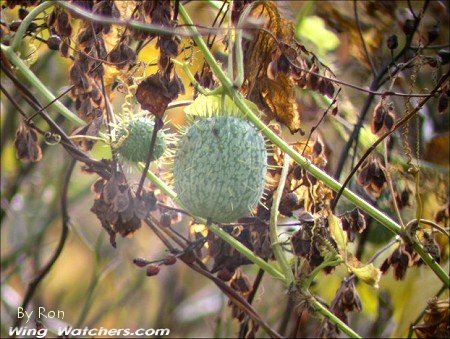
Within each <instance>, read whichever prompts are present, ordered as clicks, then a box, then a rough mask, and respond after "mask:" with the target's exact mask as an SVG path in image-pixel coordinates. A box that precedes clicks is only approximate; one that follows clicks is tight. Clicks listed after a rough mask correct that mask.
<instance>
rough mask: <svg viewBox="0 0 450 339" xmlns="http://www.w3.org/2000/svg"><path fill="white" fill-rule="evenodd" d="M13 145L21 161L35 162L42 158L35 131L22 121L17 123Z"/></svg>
mask: <svg viewBox="0 0 450 339" xmlns="http://www.w3.org/2000/svg"><path fill="white" fill-rule="evenodd" d="M14 147H15V148H16V151H17V157H18V158H19V159H20V160H21V161H25V162H27V161H31V162H37V161H40V160H41V159H42V149H41V146H40V145H39V141H38V138H37V133H36V131H35V130H34V129H32V128H30V126H28V125H27V124H25V123H24V122H22V123H21V124H20V125H19V128H18V130H17V132H16V139H15V140H14Z"/></svg>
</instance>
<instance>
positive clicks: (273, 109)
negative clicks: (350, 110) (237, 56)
mask: <svg viewBox="0 0 450 339" xmlns="http://www.w3.org/2000/svg"><path fill="white" fill-rule="evenodd" d="M249 17H250V18H249V20H251V21H254V22H258V23H260V22H262V24H261V27H262V28H264V30H258V32H259V33H258V34H257V35H256V36H255V37H254V38H253V39H252V40H251V41H246V42H245V44H244V65H245V66H244V73H245V82H244V86H243V91H244V93H245V94H247V95H248V98H249V99H250V100H251V101H253V102H255V103H256V104H257V105H258V107H259V108H260V109H261V110H262V111H264V112H265V113H266V114H267V117H268V119H269V120H271V119H273V118H275V119H277V120H278V121H280V122H282V123H283V124H285V125H286V126H287V127H288V128H289V130H290V131H291V132H292V133H295V132H297V131H298V130H300V117H299V112H298V107H297V104H296V102H295V91H294V84H295V83H294V81H293V80H292V78H291V77H290V76H289V74H287V73H285V72H278V73H277V75H276V77H275V78H274V79H271V78H270V77H269V76H268V67H269V64H270V63H271V62H272V61H274V60H275V61H276V60H277V59H278V58H279V57H280V55H281V51H280V48H279V46H278V44H279V43H284V44H286V45H289V44H291V43H292V42H293V40H294V35H295V31H294V25H293V23H292V22H291V21H289V20H286V19H283V18H281V17H280V15H279V13H278V9H277V7H276V5H275V4H274V3H273V2H264V3H260V4H258V5H256V6H254V8H253V9H252V11H251V13H250V15H249ZM265 30H267V31H269V32H270V33H268V32H267V31H265ZM252 32H255V30H249V33H250V34H252ZM253 34H254V33H253ZM274 38H275V39H276V40H275V39H274Z"/></svg>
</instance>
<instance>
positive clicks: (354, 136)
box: [334, 0, 429, 180]
mask: <svg viewBox="0 0 450 339" xmlns="http://www.w3.org/2000/svg"><path fill="white" fill-rule="evenodd" d="M428 4H429V1H428V0H426V1H425V3H424V5H423V8H422V15H421V16H420V17H416V18H415V20H414V26H413V30H412V33H411V34H410V35H408V36H407V38H406V42H405V45H404V46H403V48H402V49H401V51H400V52H399V53H398V54H397V55H396V56H395V57H394V58H393V60H392V61H391V62H390V63H388V64H386V65H385V66H384V67H383V69H382V70H381V71H380V72H378V73H377V76H376V77H375V78H374V79H373V80H372V82H371V84H370V87H369V90H370V93H369V95H368V96H367V98H366V100H365V101H364V104H363V107H362V108H361V111H360V112H359V115H358V121H357V122H356V125H355V127H354V128H353V131H352V133H351V135H350V136H349V138H348V140H347V142H346V143H345V145H344V148H343V149H342V151H341V154H340V156H339V163H338V165H337V167H336V171H335V174H334V178H335V179H336V180H339V178H340V176H341V173H342V170H343V169H344V165H345V162H346V160H347V158H348V153H349V151H350V148H351V147H352V146H353V143H354V142H358V139H359V131H360V130H361V128H362V126H363V123H364V120H365V118H366V115H367V113H368V112H369V108H370V106H371V104H372V101H373V99H374V98H375V91H376V90H377V89H378V88H379V86H381V85H382V84H383V81H384V80H383V78H384V76H385V75H386V74H387V73H388V71H389V69H390V67H391V65H393V64H395V63H396V62H397V61H398V60H400V58H402V57H403V55H404V54H405V53H406V52H407V51H408V50H409V48H410V46H411V42H412V39H413V37H414V34H415V32H416V30H417V28H418V27H419V23H420V21H421V18H422V16H423V15H424V13H425V11H426V9H427V8H428ZM399 70H400V68H397V70H396V71H399ZM404 94H405V96H406V97H411V96H409V95H408V94H407V93H404ZM382 97H386V95H382Z"/></svg>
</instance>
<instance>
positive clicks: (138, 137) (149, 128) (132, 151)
mask: <svg viewBox="0 0 450 339" xmlns="http://www.w3.org/2000/svg"><path fill="white" fill-rule="evenodd" d="M153 128H154V122H153V121H152V120H150V119H148V118H144V117H140V118H132V119H130V120H129V121H127V122H126V123H125V124H123V125H120V126H118V127H117V129H116V141H115V143H114V145H113V148H114V149H115V150H116V151H117V152H118V154H120V155H121V156H122V157H123V158H124V159H126V160H129V161H132V162H145V161H146V160H147V154H148V151H149V148H150V141H151V138H152V134H153ZM165 149H166V142H165V138H164V132H163V131H161V130H160V131H158V134H157V135H156V142H155V148H154V149H153V156H152V160H156V159H158V158H159V157H161V156H162V155H163V153H164V151H165Z"/></svg>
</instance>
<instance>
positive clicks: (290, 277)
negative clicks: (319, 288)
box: [269, 153, 295, 286]
mask: <svg viewBox="0 0 450 339" xmlns="http://www.w3.org/2000/svg"><path fill="white" fill-rule="evenodd" d="M289 161H290V158H289V155H287V154H286V153H285V154H284V158H283V168H282V169H281V175H280V180H279V181H278V187H277V189H276V191H275V193H274V195H273V200H272V208H271V209H270V223H269V235H270V243H271V246H272V250H273V254H274V256H275V259H276V261H277V262H278V264H279V265H280V267H281V269H282V270H283V273H284V276H285V279H286V281H285V285H286V286H290V285H291V284H292V283H293V282H294V281H295V277H294V273H293V272H292V268H291V265H289V263H288V261H287V259H286V256H285V255H284V252H283V248H282V247H281V244H280V242H279V241H278V233H277V223H278V207H279V206H280V201H281V196H282V195H283V189H284V185H285V184H286V177H287V175H288V171H289Z"/></svg>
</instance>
